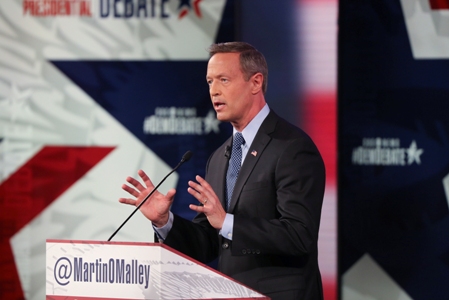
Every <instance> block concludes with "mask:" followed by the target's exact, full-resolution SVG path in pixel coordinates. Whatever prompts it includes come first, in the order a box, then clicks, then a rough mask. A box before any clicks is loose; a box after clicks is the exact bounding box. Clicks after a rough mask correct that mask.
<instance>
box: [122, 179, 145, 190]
mask: <svg viewBox="0 0 449 300" xmlns="http://www.w3.org/2000/svg"><path fill="white" fill-rule="evenodd" d="M126 181H127V182H129V184H131V185H132V186H134V187H135V188H136V189H138V190H139V191H141V192H142V191H144V190H145V187H144V186H143V185H142V184H141V183H140V182H139V181H138V180H136V179H134V178H132V177H127V178H126Z"/></svg>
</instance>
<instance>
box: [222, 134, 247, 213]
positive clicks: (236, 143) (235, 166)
mask: <svg viewBox="0 0 449 300" xmlns="http://www.w3.org/2000/svg"><path fill="white" fill-rule="evenodd" d="M243 144H245V139H244V138H243V135H242V134H241V133H240V132H237V133H236V134H235V135H234V140H233V142H232V152H231V159H230V160H229V166H228V173H227V174H226V191H227V193H226V210H228V209H229V204H230V203H231V197H232V192H233V191H234V186H235V182H236V180H237V176H239V171H240V166H241V165H242V145H243Z"/></svg>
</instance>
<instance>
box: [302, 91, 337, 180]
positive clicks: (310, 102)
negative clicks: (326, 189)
mask: <svg viewBox="0 0 449 300" xmlns="http://www.w3.org/2000/svg"><path fill="white" fill-rule="evenodd" d="M301 120H302V121H301V123H302V127H303V128H304V130H305V131H306V132H307V133H308V134H309V135H310V137H311V138H312V139H313V141H314V142H315V144H316V145H317V147H318V150H320V153H321V155H322V156H323V159H324V163H325V165H326V184H327V185H333V186H335V185H336V176H337V175H336V172H337V102H336V94H335V93H334V92H328V93H326V92H315V93H308V94H306V95H305V97H304V100H303V101H301Z"/></svg>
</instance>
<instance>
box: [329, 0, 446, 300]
mask: <svg viewBox="0 0 449 300" xmlns="http://www.w3.org/2000/svg"><path fill="white" fill-rule="evenodd" d="M338 75H339V83H338V87H339V92H338V96H339V98H338V101H339V102H338V112H339V129H338V143H339V147H338V153H339V172H338V178H339V184H338V191H339V192H338V196H339V199H338V200H339V202H338V204H339V280H340V283H341V285H340V287H341V296H342V298H341V299H344V300H349V299H357V300H364V299H370V300H371V299H389V300H394V299H401V300H406V299H415V300H427V299H449V285H448V278H449V239H448V232H449V215H448V201H449V155H448V153H449V117H448V111H449V1H447V0H441V1H437V0H363V1H350V0H342V1H340V16H339V73H338Z"/></svg>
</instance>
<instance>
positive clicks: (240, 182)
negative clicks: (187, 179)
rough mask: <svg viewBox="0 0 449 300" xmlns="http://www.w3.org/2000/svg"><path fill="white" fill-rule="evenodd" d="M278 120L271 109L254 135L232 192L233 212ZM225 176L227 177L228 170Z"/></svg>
mask: <svg viewBox="0 0 449 300" xmlns="http://www.w3.org/2000/svg"><path fill="white" fill-rule="evenodd" d="M277 120H278V116H277V115H276V114H275V113H274V112H273V111H270V113H269V114H268V116H267V117H266V118H265V120H264V121H263V123H262V125H261V126H260V128H259V131H258V132H257V134H256V136H255V137H254V140H253V143H252V144H251V145H250V148H249V149H248V153H247V154H246V157H245V161H244V162H243V165H242V167H241V169H240V173H239V176H238V178H237V181H236V183H235V187H234V191H233V192H232V199H231V204H230V206H229V212H232V211H233V210H234V207H235V205H236V204H237V202H238V200H239V198H240V194H241V192H242V189H243V186H244V185H245V183H246V181H247V179H248V177H249V176H250V175H251V173H252V171H253V169H254V167H255V166H256V164H257V163H258V162H259V158H260V157H261V156H262V153H263V151H264V150H265V148H266V146H267V145H268V143H269V142H270V141H271V137H270V134H271V133H272V132H273V131H274V129H275V127H276V123H277ZM253 151H255V153H256V155H253V154H252V153H253ZM226 169H227V167H226ZM224 176H225V177H226V170H225V175H224Z"/></svg>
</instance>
